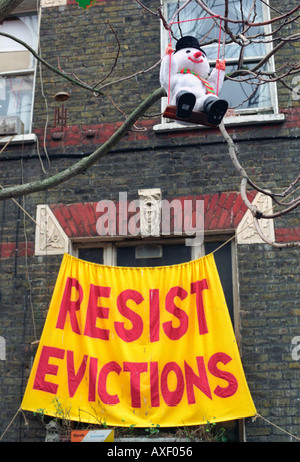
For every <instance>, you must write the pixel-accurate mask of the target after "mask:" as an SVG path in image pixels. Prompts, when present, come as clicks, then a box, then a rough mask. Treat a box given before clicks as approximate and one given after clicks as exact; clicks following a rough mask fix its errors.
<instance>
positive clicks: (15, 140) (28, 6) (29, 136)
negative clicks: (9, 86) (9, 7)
mask: <svg viewBox="0 0 300 462" xmlns="http://www.w3.org/2000/svg"><path fill="white" fill-rule="evenodd" d="M24 5H25V6H24V7H22V4H21V5H20V6H19V7H18V8H16V10H14V11H13V12H12V13H11V16H16V17H19V16H22V15H24V14H32V15H36V16H37V42H36V43H37V44H38V43H39V33H40V18H41V15H40V8H38V9H37V7H36V3H35V2H34V1H32V0H29V1H28V2H27V3H26V2H25V4H24ZM24 50H25V48H24ZM0 57H1V50H0ZM36 74H37V60H36V59H33V65H32V66H31V67H30V68H28V69H18V70H10V71H4V72H0V77H5V78H6V77H18V76H22V75H31V76H32V77H33V79H32V98H31V108H30V123H29V127H28V133H24V134H21V135H14V136H13V137H12V136H11V135H8V136H2V137H1V138H0V145H3V144H6V143H7V142H9V143H10V144H19V143H23V144H24V143H25V144H26V143H32V142H36V141H37V136H36V135H35V134H34V133H32V122H33V109H34V99H35V86H36Z"/></svg>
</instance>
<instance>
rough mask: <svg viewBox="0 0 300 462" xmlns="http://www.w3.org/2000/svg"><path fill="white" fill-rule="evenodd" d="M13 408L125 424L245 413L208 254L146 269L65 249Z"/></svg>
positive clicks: (247, 398)
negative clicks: (23, 385) (24, 385)
mask: <svg viewBox="0 0 300 462" xmlns="http://www.w3.org/2000/svg"><path fill="white" fill-rule="evenodd" d="M21 407H22V409H24V410H28V411H33V412H35V411H37V410H38V409H43V411H44V413H45V414H47V415H50V416H57V408H58V407H59V408H60V409H61V410H63V411H64V412H65V413H66V415H67V416H68V417H69V418H70V419H71V420H76V421H82V422H89V423H98V424H99V423H100V422H101V423H106V424H107V425H113V426H125V427H126V426H131V425H135V426H137V427H150V426H152V425H154V426H156V425H157V424H158V425H160V426H161V427H173V426H182V425H198V424H202V423H207V421H209V422H220V421H226V420H233V419H240V418H244V417H249V416H253V415H255V414H256V410H255V407H254V404H253V402H252V399H251V395H250V393H249V389H248V386H247V382H246V379H245V376H244V372H243V367H242V363H241V360H240V356H239V351H238V346H237V342H236V339H235V336H234V332H233V328H232V324H231V320H230V317H229V313H228V308H227V306H226V301H225V298H224V294H223V290H222V286H221V283H220V279H219V275H218V272H217V269H216V265H215V260H214V256H213V254H210V255H207V256H205V257H203V258H201V259H198V260H194V261H191V262H188V263H183V264H179V265H173V266H164V267H156V268H124V267H107V266H102V265H97V264H93V263H88V262H85V261H82V260H79V259H76V258H74V257H72V256H70V255H67V254H65V255H64V258H63V261H62V264H61V268H60V271H59V274H58V279H57V282H56V285H55V288H54V292H53V297H52V300H51V304H50V307H49V312H48V315H47V319H46V322H45V326H44V330H43V334H42V337H41V340H40V343H39V347H38V351H37V354H36V357H35V360H34V364H33V367H32V370H31V373H30V377H29V381H28V384H27V388H26V391H25V395H24V398H23V402H22V405H21Z"/></svg>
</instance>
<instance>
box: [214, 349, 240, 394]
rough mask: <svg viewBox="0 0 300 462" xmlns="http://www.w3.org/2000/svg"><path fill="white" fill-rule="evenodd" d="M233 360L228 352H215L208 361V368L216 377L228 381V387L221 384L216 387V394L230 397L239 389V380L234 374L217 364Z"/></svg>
mask: <svg viewBox="0 0 300 462" xmlns="http://www.w3.org/2000/svg"><path fill="white" fill-rule="evenodd" d="M231 360H232V358H231V357H230V356H229V355H227V354H226V353H215V354H214V355H212V357H211V358H210V359H209V361H208V370H209V372H210V373H211V374H212V375H214V376H215V377H219V378H220V379H223V380H226V381H227V382H228V386H227V387H220V386H219V385H218V386H217V387H216V388H215V390H214V394H215V395H217V396H219V397H220V398H228V397H229V396H232V395H234V394H235V392H236V391H237V389H238V382H237V380H236V378H235V377H234V375H232V374H231V373H230V372H225V371H222V370H221V369H218V367H217V364H218V363H219V362H220V363H223V364H227V363H229V362H230V361H231Z"/></svg>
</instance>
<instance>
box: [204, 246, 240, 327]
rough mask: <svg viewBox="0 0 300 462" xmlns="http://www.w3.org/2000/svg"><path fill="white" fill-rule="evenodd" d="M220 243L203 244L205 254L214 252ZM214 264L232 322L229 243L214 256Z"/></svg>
mask: <svg viewBox="0 0 300 462" xmlns="http://www.w3.org/2000/svg"><path fill="white" fill-rule="evenodd" d="M221 244H222V242H206V243H205V254H206V255H208V254H209V253H211V252H213V251H214V250H216V249H217V248H218V247H219V246H220V245H221ZM214 257H215V262H216V266H217V269H218V273H219V277H220V280H221V284H222V286H223V291H224V295H225V299H226V303H227V307H228V311H229V314H230V317H231V321H232V322H233V289H232V263H231V243H230V242H228V243H227V244H226V245H224V246H223V247H221V248H220V249H219V250H218V251H217V252H216V253H215V254H214Z"/></svg>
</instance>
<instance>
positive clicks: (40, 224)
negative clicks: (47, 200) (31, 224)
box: [35, 204, 69, 255]
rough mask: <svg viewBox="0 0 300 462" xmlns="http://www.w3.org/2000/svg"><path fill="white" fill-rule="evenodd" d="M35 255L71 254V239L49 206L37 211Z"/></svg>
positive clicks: (39, 207)
mask: <svg viewBox="0 0 300 462" xmlns="http://www.w3.org/2000/svg"><path fill="white" fill-rule="evenodd" d="M36 223H37V224H36V232H35V255H60V254H64V253H68V252H69V238H68V236H67V235H66V233H65V231H64V230H63V229H62V227H61V225H60V223H59V222H58V220H57V218H56V217H55V215H54V213H53V212H52V210H51V209H50V207H49V206H48V205H45V204H44V205H38V206H37V211H36Z"/></svg>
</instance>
